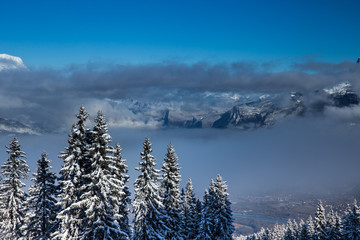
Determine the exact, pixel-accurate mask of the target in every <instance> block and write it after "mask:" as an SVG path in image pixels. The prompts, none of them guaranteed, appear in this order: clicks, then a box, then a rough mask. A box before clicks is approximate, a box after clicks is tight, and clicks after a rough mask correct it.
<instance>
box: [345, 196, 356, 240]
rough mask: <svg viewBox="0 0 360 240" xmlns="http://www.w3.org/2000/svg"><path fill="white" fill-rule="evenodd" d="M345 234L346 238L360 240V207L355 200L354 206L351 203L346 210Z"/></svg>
mask: <svg viewBox="0 0 360 240" xmlns="http://www.w3.org/2000/svg"><path fill="white" fill-rule="evenodd" d="M343 236H344V239H349V240H355V239H356V240H358V239H360V211H359V207H358V205H357V203H356V200H355V201H354V204H353V207H352V208H351V207H350V206H349V205H348V207H347V209H346V211H345V216H344V219H343Z"/></svg>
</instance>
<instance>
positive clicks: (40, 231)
mask: <svg viewBox="0 0 360 240" xmlns="http://www.w3.org/2000/svg"><path fill="white" fill-rule="evenodd" d="M49 164H50V160H48V159H47V154H46V152H43V153H42V154H41V158H40V159H39V160H38V162H37V173H34V174H33V176H34V178H32V179H31V180H32V181H33V182H34V185H32V186H31V187H30V188H29V198H28V201H27V207H28V213H27V221H26V222H27V225H26V227H25V229H26V238H28V239H50V235H51V233H53V232H54V231H55V230H56V224H57V220H56V215H57V213H58V211H59V207H58V206H57V205H56V203H57V200H56V195H57V186H56V185H55V181H56V176H55V174H54V173H52V172H51V170H50V169H51V167H50V165H49Z"/></svg>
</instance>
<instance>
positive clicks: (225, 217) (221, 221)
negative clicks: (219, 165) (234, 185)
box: [213, 175, 235, 240]
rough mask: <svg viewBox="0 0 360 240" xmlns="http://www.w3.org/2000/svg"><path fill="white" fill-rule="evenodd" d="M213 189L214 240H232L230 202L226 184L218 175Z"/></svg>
mask: <svg viewBox="0 0 360 240" xmlns="http://www.w3.org/2000/svg"><path fill="white" fill-rule="evenodd" d="M214 187H215V199H214V200H215V202H214V203H215V204H214V216H215V219H214V232H213V237H214V239H219V240H220V239H222V240H225V239H226V240H228V239H232V234H233V232H234V231H235V227H234V225H233V221H234V219H233V216H232V211H231V202H230V200H229V193H228V192H227V185H226V182H224V181H223V179H222V177H221V176H220V175H218V176H217V178H216V181H215V182H214Z"/></svg>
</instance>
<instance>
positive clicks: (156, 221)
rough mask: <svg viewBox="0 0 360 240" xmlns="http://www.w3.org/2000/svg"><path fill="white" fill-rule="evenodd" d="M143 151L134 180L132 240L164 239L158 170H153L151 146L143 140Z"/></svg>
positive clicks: (147, 141) (148, 141) (153, 161)
mask: <svg viewBox="0 0 360 240" xmlns="http://www.w3.org/2000/svg"><path fill="white" fill-rule="evenodd" d="M143 147H144V151H143V152H141V153H140V155H141V161H140V163H139V165H140V167H137V168H136V170H138V171H140V175H139V177H138V178H137V179H136V180H135V183H134V190H135V200H134V202H133V207H134V213H135V218H134V232H133V239H134V240H150V239H165V230H166V229H164V227H166V226H165V225H164V224H165V223H164V218H165V216H164V212H163V204H162V202H163V199H162V197H161V196H160V190H159V185H158V180H159V172H160V171H159V170H157V169H155V166H156V164H155V158H154V157H153V156H152V155H151V152H152V148H151V147H152V145H151V142H150V139H149V138H147V137H146V138H145V142H144V144H143Z"/></svg>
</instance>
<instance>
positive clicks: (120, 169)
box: [110, 143, 131, 239]
mask: <svg viewBox="0 0 360 240" xmlns="http://www.w3.org/2000/svg"><path fill="white" fill-rule="evenodd" d="M121 150H122V149H121V147H120V145H119V143H116V144H115V148H114V169H113V172H114V173H115V177H116V178H117V179H119V180H120V183H121V185H122V194H121V196H120V197H119V198H118V197H117V196H116V193H115V194H114V195H113V196H114V197H111V198H110V199H111V201H112V202H113V205H114V206H116V208H117V210H116V212H117V214H116V215H115V216H116V219H117V221H118V224H119V227H120V230H121V231H122V232H123V233H125V235H126V238H124V239H130V237H131V229H130V223H129V205H130V204H131V199H130V190H129V187H128V186H127V183H128V182H129V175H128V174H127V172H128V170H127V168H128V166H127V165H126V160H125V159H123V158H122V155H121Z"/></svg>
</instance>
